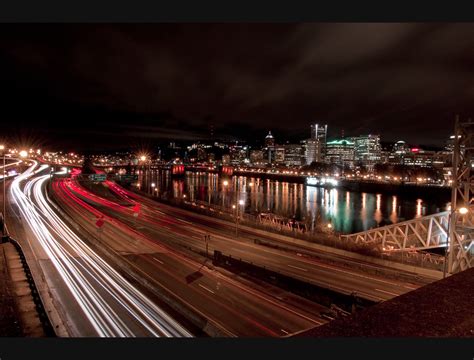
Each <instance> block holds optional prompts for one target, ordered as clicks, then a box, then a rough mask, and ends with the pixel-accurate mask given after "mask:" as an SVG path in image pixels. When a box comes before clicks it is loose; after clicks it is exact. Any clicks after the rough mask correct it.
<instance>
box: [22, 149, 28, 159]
mask: <svg viewBox="0 0 474 360" xmlns="http://www.w3.org/2000/svg"><path fill="white" fill-rule="evenodd" d="M27 156H28V151H26V150H21V151H20V157H22V158H26V157H27Z"/></svg>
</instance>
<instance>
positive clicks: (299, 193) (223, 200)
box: [136, 170, 449, 233]
mask: <svg viewBox="0 0 474 360" xmlns="http://www.w3.org/2000/svg"><path fill="white" fill-rule="evenodd" d="M138 176H139V178H138V179H139V180H138V183H137V184H136V186H138V188H139V189H140V190H142V191H145V192H147V193H149V194H152V195H154V196H157V197H167V198H179V199H186V200H189V201H200V202H205V203H208V204H210V205H218V206H222V207H225V208H228V209H231V208H232V205H236V206H239V208H241V209H243V210H244V211H245V212H246V213H249V214H257V213H261V212H266V213H268V212H271V213H274V214H276V215H281V216H284V217H287V218H292V217H294V218H295V219H296V220H299V221H304V222H305V223H307V224H308V225H309V226H311V224H316V223H318V222H319V223H322V224H327V223H331V224H332V226H333V227H334V229H335V230H336V231H338V232H341V233H353V232H358V231H363V230H368V229H371V228H374V227H377V226H382V225H387V224H391V223H396V222H400V221H403V220H409V219H413V218H416V217H420V216H424V215H430V214H433V213H437V212H440V211H444V210H447V207H448V205H449V203H448V202H446V199H443V200H441V199H432V198H431V199H427V198H423V195H422V194H421V195H420V198H418V199H413V198H404V197H402V196H398V195H396V196H394V195H387V194H377V193H364V192H354V191H346V190H344V189H341V188H333V189H325V188H321V187H314V186H306V185H304V184H297V183H290V182H282V181H273V180H265V179H258V178H253V177H245V176H233V177H230V178H229V177H221V176H220V175H218V174H209V173H204V172H201V173H196V172H186V175H185V176H184V177H183V178H172V177H171V175H170V173H169V171H163V170H150V171H140V172H139V174H138ZM239 202H241V203H242V205H239Z"/></svg>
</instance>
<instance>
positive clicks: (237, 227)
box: [232, 200, 245, 236]
mask: <svg viewBox="0 0 474 360" xmlns="http://www.w3.org/2000/svg"><path fill="white" fill-rule="evenodd" d="M244 204H245V201H244V200H239V205H240V206H243V205H244ZM240 206H239V207H237V214H236V217H235V236H238V235H239V208H240ZM235 208H236V206H235V205H232V209H235Z"/></svg>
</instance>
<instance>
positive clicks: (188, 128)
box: [0, 23, 474, 146]
mask: <svg viewBox="0 0 474 360" xmlns="http://www.w3.org/2000/svg"><path fill="white" fill-rule="evenodd" d="M473 35H474V24H415V23H410V24H403V23H402V24H397V23H389V24H377V23H371V24H362V23H361V24H350V23H344V24H329V23H326V24H144V25H131V24H129V25H7V24H4V25H1V26H0V72H1V76H2V79H3V81H2V85H1V89H2V98H3V100H4V104H5V105H4V114H5V117H6V118H10V119H14V121H13V120H12V122H11V123H9V122H3V123H2V128H3V129H6V130H8V129H11V128H12V127H17V128H21V127H24V128H28V129H31V128H33V129H37V131H38V132H39V133H41V134H43V135H42V136H44V137H45V138H47V139H50V141H51V142H52V143H54V142H56V143H58V144H59V143H61V141H60V140H59V139H63V142H62V143H61V144H66V143H67V144H69V145H74V146H80V145H81V139H80V136H89V137H90V138H93V139H95V140H96V141H97V142H103V143H106V144H110V145H114V146H115V145H116V144H117V143H124V142H133V139H135V138H141V137H143V138H149V139H157V140H158V139H176V140H179V139H183V140H187V139H192V138H196V139H204V138H205V137H206V136H207V134H208V128H209V124H210V123H213V124H215V128H216V131H218V134H220V135H222V136H229V135H234V136H237V137H242V138H245V137H247V138H250V139H249V140H253V139H252V137H256V136H261V134H262V133H264V132H265V131H266V130H267V129H272V130H273V131H274V132H275V133H277V134H282V136H288V137H290V138H291V137H293V138H296V137H298V136H307V135H304V134H308V133H309V131H308V130H309V124H310V123H311V122H323V123H328V124H329V129H330V133H331V134H332V135H334V136H336V135H338V134H339V133H340V131H341V130H343V129H344V130H345V133H346V134H347V135H357V134H360V133H370V132H371V133H380V134H381V135H382V137H383V139H385V140H397V139H405V140H407V141H409V142H412V143H418V144H423V143H433V144H442V142H443V141H444V140H445V139H446V138H447V136H448V135H449V134H450V132H451V130H452V127H453V119H454V115H455V114H456V113H460V114H461V115H464V116H471V115H472V114H473V113H474V112H473V110H474V106H473V105H472V101H471V99H472V98H473V95H474V82H473V80H474V79H473V73H472V69H471V68H472V64H473V61H474V46H473V45H474V36H473ZM71 125H72V126H73V127H75V128H76V130H77V131H74V132H71V131H68V129H70V128H71ZM48 134H49V135H48ZM58 138H59V139H58ZM127 139H128V140H127Z"/></svg>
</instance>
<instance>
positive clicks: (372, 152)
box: [354, 135, 381, 171]
mask: <svg viewBox="0 0 474 360" xmlns="http://www.w3.org/2000/svg"><path fill="white" fill-rule="evenodd" d="M354 143H355V160H356V162H357V163H359V164H360V165H362V166H365V167H367V169H368V170H369V171H372V170H373V168H374V165H375V164H376V163H378V162H380V152H381V147H380V135H361V136H357V137H355V138H354Z"/></svg>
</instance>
